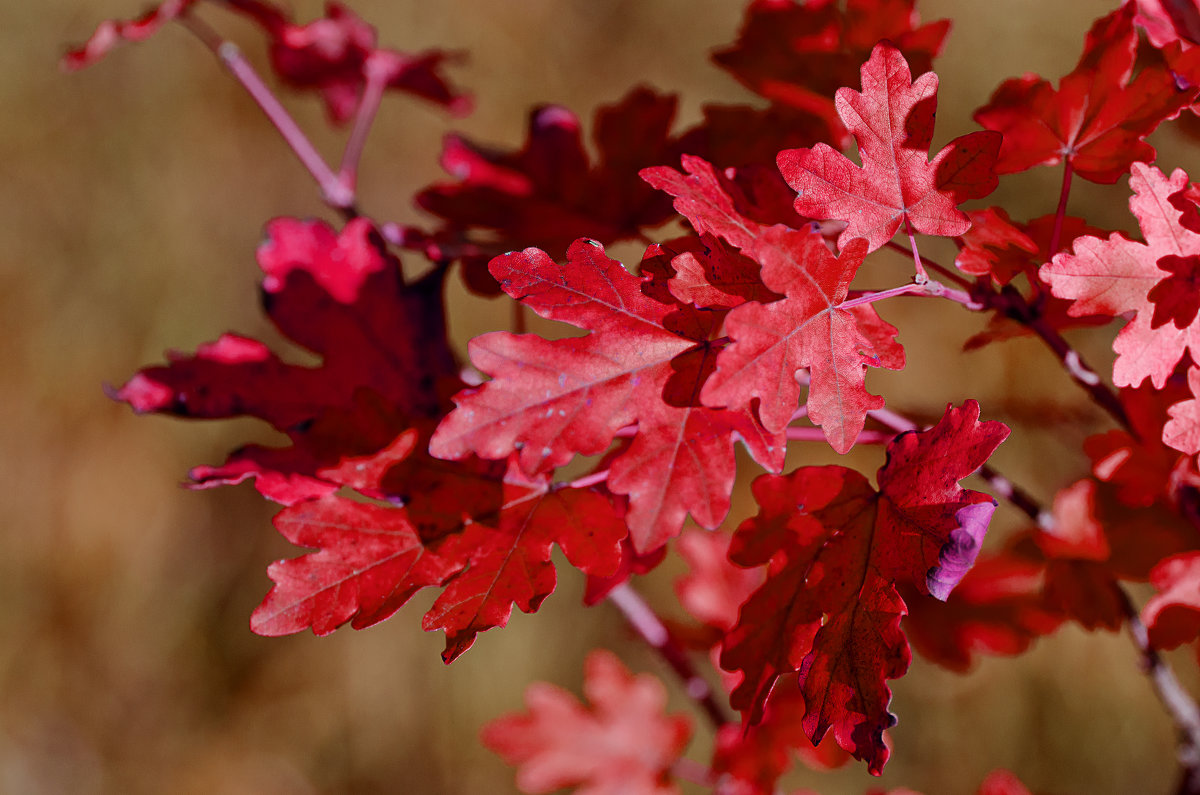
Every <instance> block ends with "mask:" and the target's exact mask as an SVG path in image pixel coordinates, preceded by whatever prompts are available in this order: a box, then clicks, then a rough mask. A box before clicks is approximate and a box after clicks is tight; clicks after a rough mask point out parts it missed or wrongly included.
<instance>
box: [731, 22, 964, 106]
mask: <svg viewBox="0 0 1200 795" xmlns="http://www.w3.org/2000/svg"><path fill="white" fill-rule="evenodd" d="M842 5H843V4H842V3H838V2H835V0H807V2H803V3H795V2H792V0H755V2H753V3H751V4H750V6H749V8H747V10H746V19H745V21H744V23H743V25H742V30H741V32H740V33H739V34H738V40H737V42H736V43H735V44H734V45H733V46H732V47H730V48H728V49H726V50H722V51H720V52H717V53H716V54H714V55H713V60H715V61H716V62H717V64H718V65H719V66H722V67H724V68H725V69H728V70H729V71H730V72H731V73H732V74H733V76H734V77H736V78H737V79H738V80H740V81H741V82H742V83H743V84H744V85H745V86H746V87H747V88H749V89H750V90H751V91H754V92H756V93H758V94H761V95H762V96H764V97H767V98H768V99H770V100H772V101H774V102H777V103H780V104H782V105H784V106H788V107H793V108H797V109H799V110H804V111H807V112H810V113H818V114H822V115H824V116H827V117H829V119H830V121H831V122H833V123H835V124H836V120H835V119H833V108H832V101H831V100H832V99H833V96H834V93H835V92H836V91H837V90H838V89H840V88H841V87H842V86H847V85H851V84H852V83H853V82H854V80H855V78H856V77H858V67H859V65H860V64H862V62H863V61H865V60H866V58H867V56H868V54H869V53H870V51H871V48H872V47H874V46H875V44H876V42H878V41H879V40H880V39H890V40H891V41H893V42H895V43H896V45H897V46H898V47H899V48H900V50H901V51H903V52H904V53H905V55H906V56H907V57H908V59H909V60H910V61H911V62H912V63H913V64H914V65H916V67H917V69H918V70H919V71H921V72H927V71H929V70H930V69H931V68H932V61H933V57H934V56H935V55H937V54H938V53H939V52H940V51H941V49H942V42H943V40H944V39H945V37H946V33H947V32H948V31H949V30H950V21H949V20H945V19H943V20H939V21H937V22H932V23H929V24H927V25H923V26H920V27H918V25H919V23H920V19H919V17H918V15H917V12H916V11H915V10H914V8H913V6H914V2H913V0H849V2H847V3H845V4H844V5H845V10H844V11H843V10H842V8H841V6H842Z"/></svg>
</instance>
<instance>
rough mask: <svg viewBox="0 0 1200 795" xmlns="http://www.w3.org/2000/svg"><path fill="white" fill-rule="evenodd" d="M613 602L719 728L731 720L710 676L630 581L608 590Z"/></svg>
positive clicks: (690, 696)
mask: <svg viewBox="0 0 1200 795" xmlns="http://www.w3.org/2000/svg"><path fill="white" fill-rule="evenodd" d="M608 600H609V601H610V602H612V603H613V604H614V605H615V606H616V607H617V609H618V610H620V611H621V615H623V616H625V620H626V621H628V622H629V625H630V626H631V627H633V629H634V630H635V631H636V632H637V633H638V634H639V635H641V636H642V639H643V640H644V641H646V643H648V644H649V645H650V648H652V649H654V650H655V651H656V652H658V654H659V656H660V657H662V658H663V659H664V660H665V661H666V663H667V664H668V665H670V666H671V669H672V670H673V671H675V674H676V675H677V676H678V677H679V678H680V679H681V680H683V688H684V691H685V692H686V693H687V695H688V697H689V698H691V699H692V700H693V701H695V702H696V703H697V704H699V705H700V708H701V710H703V712H704V714H705V716H706V717H707V718H708V719H709V721H710V722H711V723H712V724H713V726H715V727H716V728H718V729H719V728H721V727H722V726H724V725H725V724H727V723H731V722H732V721H731V720H730V719H729V718H728V717H727V716H726V715H725V711H724V710H723V709H721V706H720V705H719V704H718V703H717V700H716V698H715V696H714V695H713V690H712V687H711V686H710V685H709V684H708V680H707V679H705V678H704V677H703V676H701V675H700V674H699V673H698V672H697V671H696V667H695V666H694V665H692V661H691V659H690V658H689V657H688V656H687V652H685V651H684V650H683V648H681V647H680V646H679V644H678V643H676V642H675V639H674V638H672V637H671V633H670V632H669V631H668V630H667V627H666V625H664V624H663V622H662V620H661V619H660V618H659V617H658V615H657V614H656V613H655V612H654V609H653V608H651V607H650V605H648V604H647V603H646V600H644V599H642V597H641V595H640V594H639V593H638V592H637V591H635V590H634V589H633V586H632V585H630V584H629V583H628V582H623V583H621V584H620V585H618V586H617V587H616V588H613V589H612V590H611V591H609V593H608Z"/></svg>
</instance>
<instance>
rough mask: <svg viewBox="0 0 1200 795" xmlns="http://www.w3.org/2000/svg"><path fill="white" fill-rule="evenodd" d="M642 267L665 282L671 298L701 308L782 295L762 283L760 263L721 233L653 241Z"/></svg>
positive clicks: (725, 307) (726, 306)
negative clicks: (742, 251)
mask: <svg viewBox="0 0 1200 795" xmlns="http://www.w3.org/2000/svg"><path fill="white" fill-rule="evenodd" d="M639 270H640V272H641V274H642V275H643V276H647V275H652V276H653V277H654V279H655V282H656V284H657V283H659V282H665V283H666V286H667V292H669V293H670V298H667V297H665V296H664V298H663V300H664V301H668V302H669V301H679V302H680V303H683V304H692V305H693V306H696V307H699V308H702V309H729V308H732V307H735V306H739V305H741V304H744V303H746V302H747V301H774V300H777V299H779V298H780V297H781V296H779V295H777V294H775V293H773V292H771V291H770V290H768V289H767V288H766V286H765V285H763V283H762V278H761V277H760V274H759V270H760V268H759V265H758V263H757V262H755V261H754V260H752V259H750V258H749V257H747V256H745V255H744V254H740V253H738V251H737V250H735V249H734V248H733V246H731V245H729V244H728V243H726V242H725V241H724V240H722V239H721V238H719V237H715V236H713V235H710V234H704V235H701V236H700V237H696V236H695V235H689V236H687V237H680V238H676V239H675V240H669V241H667V242H666V243H654V244H651V245H650V246H649V247H648V248H647V249H646V253H645V256H643V258H642V262H641V265H640V266H639Z"/></svg>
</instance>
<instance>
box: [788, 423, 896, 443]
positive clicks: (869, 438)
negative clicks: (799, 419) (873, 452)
mask: <svg viewBox="0 0 1200 795" xmlns="http://www.w3.org/2000/svg"><path fill="white" fill-rule="evenodd" d="M784 433H786V434H787V438H788V441H791V442H824V441H825V431H823V430H821V429H820V428H814V427H812V426H807V427H804V426H802V427H796V428H787V429H785V431H784ZM894 438H896V434H894V433H887V432H886V431H859V434H858V438H857V439H855V444H887V443H888V442H890V441H891V440H892V439H894Z"/></svg>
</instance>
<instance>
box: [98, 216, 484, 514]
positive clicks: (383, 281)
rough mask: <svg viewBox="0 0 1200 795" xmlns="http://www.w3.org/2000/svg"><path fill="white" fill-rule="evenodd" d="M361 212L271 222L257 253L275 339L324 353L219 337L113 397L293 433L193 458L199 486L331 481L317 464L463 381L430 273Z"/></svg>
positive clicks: (310, 487)
mask: <svg viewBox="0 0 1200 795" xmlns="http://www.w3.org/2000/svg"><path fill="white" fill-rule="evenodd" d="M381 243H382V241H380V239H379V238H378V236H377V235H376V234H375V232H374V230H373V228H372V226H371V224H370V222H368V221H367V220H365V219H357V220H354V221H351V222H350V223H348V224H347V225H346V227H345V228H344V229H343V230H342V231H341V232H340V233H338V232H335V231H334V230H333V229H331V228H330V227H329V226H328V225H327V224H325V223H323V222H319V221H299V220H296V219H291V218H278V219H275V220H274V221H272V222H271V223H269V224H268V225H267V237H266V241H265V242H264V243H263V244H262V246H260V248H259V250H258V262H259V266H260V267H261V268H262V270H263V274H264V278H263V284H262V289H263V303H264V305H265V307H266V311H267V314H268V315H269V316H270V319H271V321H272V322H273V323H274V325H275V326H276V327H277V328H278V329H279V330H280V331H281V332H283V334H284V335H286V336H287V337H289V338H290V339H292V340H294V341H295V342H297V343H299V344H300V345H301V346H303V347H304V348H306V349H308V350H309V351H311V352H313V353H316V354H318V355H320V356H321V357H322V364H321V365H320V366H318V367H306V366H300V365H293V364H288V363H286V362H284V361H283V360H282V359H280V358H279V357H278V356H277V355H276V354H274V353H272V352H271V351H270V349H268V348H267V346H265V345H263V344H262V343H261V342H258V341H256V340H252V339H249V338H246V337H242V336H238V335H234V334H225V335H223V336H222V337H220V338H219V339H218V340H217V341H216V342H213V343H209V344H206V345H202V346H201V347H200V348H199V349H198V350H197V351H196V353H195V354H194V355H191V356H185V355H180V354H174V353H172V354H169V355H168V364H166V365H165V366H159V367H149V368H146V369H144V370H142V371H141V372H139V373H137V374H136V375H135V376H134V377H133V378H131V379H130V380H129V382H128V383H126V384H125V385H124V386H122V387H121V388H120V389H118V390H115V391H114V393H113V396H114V397H115V398H117V399H118V400H123V401H125V402H126V403H128V404H129V405H130V406H132V407H133V409H134V410H135V411H137V412H139V413H144V412H154V413H161V414H173V415H175V416H179V417H188V418H194V419H222V418H227V417H239V416H249V417H255V418H258V419H261V420H264V421H266V422H267V423H269V424H270V425H271V426H272V427H274V428H275V429H277V430H279V431H282V432H284V433H286V434H288V436H289V437H290V439H291V445H289V446H288V447H285V448H267V447H262V446H258V445H251V446H249V447H246V448H243V449H241V450H238V451H236V452H234V453H233V454H232V455H231V456H230V458H229V460H227V461H226V462H225V464H224V465H222V466H219V467H197V468H196V469H194V470H193V471H192V473H191V476H192V480H193V482H194V483H196V484H197V485H200V486H214V485H223V484H227V483H237V482H240V481H242V480H245V479H246V478H256V479H257V480H256V486H257V487H258V489H259V491H260V492H262V493H263V494H264V496H267V497H268V498H270V499H273V500H276V501H277V502H280V503H283V504H291V503H294V502H296V501H298V500H302V499H309V498H312V497H317V496H321V495H323V494H330V493H332V492H333V491H335V490H336V489H337V484H334V483H332V482H330V481H328V480H327V479H324V478H321V477H320V476H319V475H318V474H317V471H318V470H319V469H320V468H322V467H324V466H328V465H331V464H335V463H336V462H337V461H338V459H339V458H341V457H344V456H362V455H366V454H368V453H372V452H375V451H376V450H379V449H381V448H382V447H383V446H384V445H386V444H388V443H389V442H391V441H392V439H394V438H395V437H396V435H397V434H398V433H400V432H401V431H403V430H404V429H406V428H407V427H409V423H410V422H411V421H417V420H423V421H424V422H426V423H427V422H428V421H430V420H431V419H432V418H434V417H436V416H440V414H441V412H442V405H443V403H444V401H445V400H446V396H447V395H448V393H449V392H452V391H453V390H454V389H456V388H457V387H458V386H459V385H461V381H459V380H458V377H457V374H456V367H455V363H454V359H453V355H452V354H451V352H450V350H449V348H448V347H447V345H446V342H445V338H444V336H439V330H441V329H444V328H445V318H444V316H443V314H442V312H443V309H442V304H441V302H440V300H438V299H437V296H439V295H440V290H441V276H439V275H433V276H431V277H430V278H428V279H426V280H422V281H419V282H416V283H413V284H405V283H404V282H403V281H402V279H401V275H400V263H399V261H398V260H397V259H396V258H395V257H393V256H391V255H388V254H385V253H384V251H383V249H382V247H381Z"/></svg>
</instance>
